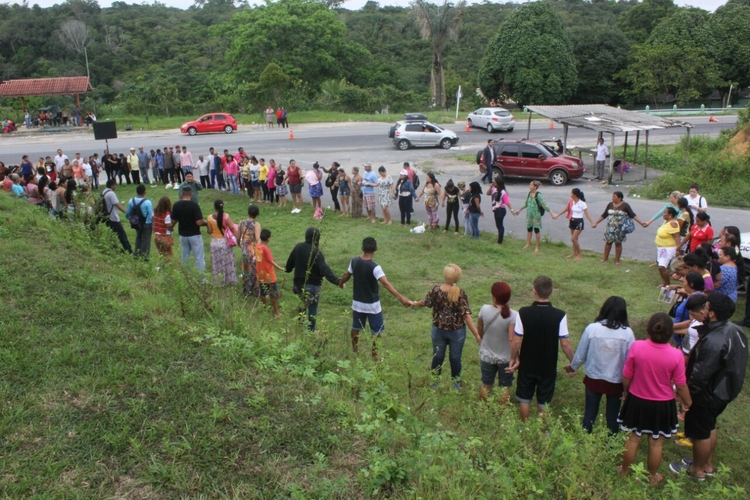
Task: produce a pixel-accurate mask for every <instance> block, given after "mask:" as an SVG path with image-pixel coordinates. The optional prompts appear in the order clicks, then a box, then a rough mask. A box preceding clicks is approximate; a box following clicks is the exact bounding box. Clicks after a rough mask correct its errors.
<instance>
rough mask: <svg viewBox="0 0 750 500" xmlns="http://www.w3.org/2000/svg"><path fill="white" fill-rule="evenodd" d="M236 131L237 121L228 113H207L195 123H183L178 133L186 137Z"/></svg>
mask: <svg viewBox="0 0 750 500" xmlns="http://www.w3.org/2000/svg"><path fill="white" fill-rule="evenodd" d="M235 130H237V120H235V119H234V116H232V115H230V114H229V113H209V114H207V115H203V116H201V117H200V118H198V119H197V120H195V121H192V122H187V123H183V124H182V126H181V127H180V132H182V133H183V134H188V135H195V134H203V133H206V132H224V133H226V134H231V133H232V132H234V131H235Z"/></svg>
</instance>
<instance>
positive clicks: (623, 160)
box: [620, 132, 628, 180]
mask: <svg viewBox="0 0 750 500" xmlns="http://www.w3.org/2000/svg"><path fill="white" fill-rule="evenodd" d="M627 160H628V133H627V132H625V149H624V151H623V152H622V162H623V163H625V162H626V161H627ZM624 171H625V169H623V168H622V165H620V180H622V176H623V175H624V174H623V172H624Z"/></svg>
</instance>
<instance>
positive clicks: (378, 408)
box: [0, 187, 750, 499]
mask: <svg viewBox="0 0 750 500" xmlns="http://www.w3.org/2000/svg"><path fill="white" fill-rule="evenodd" d="M133 191H134V189H132V188H130V187H123V188H122V189H118V194H119V196H120V199H121V200H127V199H128V198H129V197H130V196H132V195H133ZM162 193H163V190H161V189H159V190H156V189H153V190H151V189H150V190H149V192H148V193H147V196H149V197H152V198H156V197H158V196H160V195H161V194H162ZM172 196H173V197H176V193H175V194H172ZM222 196H223V197H224V198H225V201H226V207H227V211H228V212H229V213H230V214H231V215H232V217H233V218H234V219H235V220H241V218H242V215H243V214H245V213H246V209H247V200H246V198H243V197H232V196H231V195H226V194H224V193H222ZM215 197H216V193H213V192H206V191H204V192H202V193H201V200H202V206H203V208H204V212H206V213H207V212H208V211H209V207H210V206H211V203H212V201H213V199H214V198H215ZM230 198H231V199H230ZM0 213H1V214H2V217H0V251H1V252H2V255H3V257H4V259H3V260H4V266H3V271H2V273H0V298H1V299H2V303H3V305H4V307H3V309H2V312H1V313H0V332H2V334H0V470H2V473H0V495H2V496H3V497H5V498H77V499H78V498H137V499H151V498H193V497H198V498H347V499H350V498H366V497H372V496H375V497H382V498H385V497H388V498H459V497H460V498H490V497H492V498H497V497H501V498H510V497H516V498H527V497H531V496H534V497H542V498H575V499H581V498H591V499H594V498H597V499H598V498H603V497H605V496H607V497H610V498H622V499H625V498H628V499H630V498H664V497H665V496H667V495H669V496H675V497H676V496H680V497H682V498H690V497H692V498H700V497H705V498H708V497H709V496H710V497H711V498H713V497H715V496H717V495H720V496H722V497H730V498H746V492H745V490H746V489H747V484H748V482H747V477H746V474H744V473H743V471H747V470H750V459H749V458H748V457H749V456H750V445H749V444H748V443H747V440H746V439H744V437H745V436H746V435H747V431H746V425H745V422H746V415H747V413H748V409H750V398H749V397H748V391H747V390H745V391H744V392H743V394H741V395H740V397H739V399H738V401H736V402H735V403H734V404H732V405H730V407H729V408H728V410H727V411H726V412H725V414H724V416H722V418H721V420H720V425H721V427H720V432H719V445H718V449H717V460H718V461H719V462H721V463H722V464H725V465H726V466H727V467H724V468H723V469H722V470H723V472H722V473H721V474H720V475H719V476H718V477H717V478H716V479H714V480H711V481H708V482H707V483H705V484H702V485H698V484H693V483H689V482H686V481H685V480H684V479H677V478H675V479H673V478H672V477H668V479H669V480H670V482H668V483H666V484H665V485H664V486H662V487H660V488H659V489H657V490H654V491H652V490H650V489H649V488H648V487H647V486H646V484H647V483H646V482H643V481H637V480H633V479H628V480H623V479H620V478H619V477H618V476H617V475H616V472H615V466H616V465H617V464H618V463H619V459H620V453H621V451H622V449H623V442H624V441H623V436H619V437H617V438H614V439H608V438H607V437H606V433H605V432H604V429H603V425H602V422H601V420H602V418H603V417H601V418H600V422H598V424H599V425H598V429H597V430H596V432H595V433H594V434H593V435H590V436H589V435H587V434H585V433H583V432H582V431H581V429H580V423H579V422H580V413H581V411H582V409H583V386H582V384H581V376H580V375H579V376H578V377H577V378H574V379H569V378H567V377H564V376H561V377H560V378H559V379H558V391H557V394H556V396H555V400H554V401H553V404H552V408H551V412H550V418H549V419H548V420H547V425H546V430H548V431H549V434H548V435H545V434H544V432H543V431H544V430H545V429H542V428H541V424H540V422H539V420H538V419H536V418H532V419H531V421H530V422H529V423H528V424H527V425H521V424H520V422H519V420H518V417H517V410H516V407H515V405H513V404H509V405H507V406H500V405H499V404H497V403H492V404H489V405H485V404H481V403H479V402H478V401H477V391H476V389H478V386H479V367H478V363H477V347H476V345H475V343H474V341H473V340H472V339H470V338H469V339H467V343H466V348H465V349H464V356H463V361H464V389H463V390H462V391H461V392H454V391H450V390H449V386H450V384H449V383H448V376H447V375H448V374H447V373H444V374H443V377H442V378H441V379H440V382H441V384H440V386H439V388H438V389H436V390H435V389H432V388H431V387H430V386H431V383H432V382H433V381H434V379H433V377H432V375H431V374H430V372H429V363H430V359H431V344H430V340H429V329H430V324H431V317H430V312H429V311H427V310H407V309H405V308H403V306H401V305H400V304H398V303H397V301H396V300H395V299H393V297H391V296H390V295H388V294H387V293H385V295H384V296H383V304H384V311H385V322H386V330H387V333H386V334H385V335H384V338H383V341H382V343H381V356H382V357H383V360H382V362H380V363H378V364H374V363H372V362H371V361H370V359H369V353H368V352H367V350H366V349H365V350H364V351H363V353H362V354H360V356H359V357H356V356H354V355H353V354H352V353H351V350H350V344H349V333H348V331H349V324H350V312H349V305H350V301H351V290H350V289H347V290H340V289H338V288H336V287H333V286H331V285H330V284H325V285H324V289H323V295H322V302H321V308H320V312H319V316H320V320H319V329H320V332H319V333H318V334H314V335H313V334H307V333H305V332H304V331H302V330H301V329H300V327H299V325H298V322H297V320H296V319H297V318H296V312H297V302H296V299H295V297H294V296H293V295H292V293H291V291H290V288H291V278H289V279H287V280H286V281H285V282H284V283H282V281H281V276H280V284H282V290H283V294H284V295H283V297H282V300H281V306H282V312H283V314H284V317H283V318H281V319H279V320H272V319H271V318H272V314H271V312H270V311H269V310H267V309H265V308H264V307H263V306H262V305H261V304H258V303H255V301H254V300H248V299H246V298H244V297H243V296H242V295H241V294H240V293H238V291H237V290H235V289H223V288H217V287H213V286H211V285H202V284H201V279H200V277H198V276H196V275H194V274H192V273H191V272H190V271H186V270H184V269H183V268H182V267H181V266H180V265H179V263H178V262H175V263H173V264H171V265H166V264H164V263H163V262H159V261H158V259H156V258H153V259H152V261H151V262H150V263H143V262H136V261H134V260H133V259H132V258H131V257H129V256H124V255H121V254H119V253H118V252H116V251H115V250H114V249H116V240H115V239H114V237H113V235H112V234H111V232H110V231H109V230H108V229H107V228H106V227H104V226H100V227H98V228H97V229H96V230H95V231H94V232H89V231H87V230H86V229H85V228H83V227H82V226H79V225H76V224H71V223H67V222H62V221H55V220H53V219H51V218H49V217H48V216H46V215H44V214H42V213H41V212H38V211H37V210H35V209H34V208H33V207H31V206H30V205H28V204H27V203H25V202H21V201H18V200H15V199H11V198H10V197H8V196H5V195H2V196H0ZM258 220H259V221H260V223H261V224H262V225H263V227H267V228H269V229H271V231H272V232H273V237H272V240H271V244H270V247H271V249H272V251H273V252H274V254H275V257H276V259H277V261H279V262H280V263H282V265H283V263H284V262H285V261H286V257H287V255H288V252H289V250H290V249H291V248H292V246H293V245H294V244H295V243H296V242H298V241H301V240H302V237H303V234H304V230H305V228H306V227H308V226H309V225H312V224H313V221H312V217H311V213H310V209H309V207H308V208H307V209H306V211H305V212H303V213H302V214H301V215H296V216H294V215H291V214H289V213H288V210H276V209H273V208H269V207H267V206H265V205H264V206H261V215H260V217H259V219H258ZM315 224H318V225H319V227H320V229H321V231H322V234H323V236H322V241H321V245H322V249H323V251H324V252H325V254H326V258H327V260H328V262H329V264H330V265H331V267H332V268H333V269H334V271H335V272H336V273H337V274H340V273H341V272H343V271H344V269H345V267H346V265H347V263H348V261H349V259H350V258H351V257H352V256H354V255H357V254H358V253H359V246H360V242H361V240H362V238H363V237H365V236H368V235H372V236H374V237H375V238H377V240H378V242H379V245H380V250H379V251H378V253H377V254H376V260H377V261H378V262H379V263H380V264H381V265H382V266H383V268H384V269H385V272H386V274H387V275H388V278H389V280H390V281H391V282H392V283H393V284H394V285H395V286H396V287H397V288H398V289H399V291H401V292H402V293H404V294H405V295H407V296H408V297H410V298H412V299H414V300H416V299H418V298H421V297H422V296H424V294H425V293H426V292H427V291H428V290H429V288H430V287H431V285H432V284H434V283H436V282H439V281H440V280H441V277H442V269H443V266H444V265H445V264H446V263H448V262H455V263H457V264H458V265H460V266H461V267H462V268H463V270H464V278H463V281H462V283H461V286H462V287H463V288H465V289H466V291H467V294H468V296H469V300H470V303H471V305H472V310H473V312H474V313H476V312H477V311H478V309H479V307H480V306H481V305H482V304H483V303H487V302H489V301H490V294H489V288H490V285H491V284H492V283H493V282H494V281H498V280H504V281H507V282H508V283H509V284H510V285H511V286H512V287H513V290H514V296H513V299H512V306H513V307H514V308H518V307H521V306H522V305H525V304H528V303H530V301H531V300H532V298H531V282H532V280H533V278H534V277H535V276H537V275H538V274H542V273H544V274H548V275H549V276H551V277H552V278H553V279H554V281H555V285H556V291H555V293H554V295H553V297H552V299H553V302H554V304H555V305H556V306H558V307H561V308H563V309H565V310H566V311H567V312H568V315H569V318H570V327H571V331H572V332H574V336H575V342H574V344H575V343H577V338H578V336H579V335H580V332H581V331H582V330H583V328H584V326H585V325H586V324H587V323H589V322H590V321H592V320H593V318H594V317H595V316H596V313H597V312H598V308H599V307H600V305H601V303H602V302H603V301H604V299H606V297H607V296H609V295H612V294H618V295H622V296H623V297H625V298H626V299H627V300H628V304H629V312H630V316H631V318H632V319H631V323H632V325H633V327H634V329H635V330H636V333H637V336H639V337H642V336H643V335H644V332H643V327H644V325H645V322H646V320H647V318H648V316H649V315H650V314H651V313H653V312H655V311H658V310H663V309H664V306H663V304H660V303H658V302H657V301H656V295H657V292H656V284H657V282H658V277H657V273H656V271H655V270H653V269H649V268H648V267H647V265H646V264H644V263H639V262H624V263H623V265H622V266H620V267H615V266H610V265H607V266H600V265H599V263H598V258H599V257H598V256H595V255H585V256H584V260H583V261H581V262H577V263H576V262H570V261H566V260H564V259H563V256H564V255H565V254H566V253H567V248H566V247H564V245H562V244H553V243H546V244H544V245H543V248H542V253H541V254H540V255H533V254H531V253H528V252H527V251H523V250H521V246H522V242H520V241H516V240H509V241H507V243H506V244H505V245H503V246H502V247H498V246H497V245H495V244H494V239H493V238H492V237H491V236H490V235H484V236H483V237H482V239H481V240H479V241H475V240H471V239H468V238H462V237H458V236H454V235H453V234H452V233H448V234H442V233H440V234H425V235H412V234H410V233H408V232H406V231H405V230H403V229H401V228H399V227H397V226H396V227H394V226H382V225H380V224H377V225H371V224H368V223H366V222H365V221H364V220H350V219H343V218H339V217H337V216H334V215H332V214H329V215H327V216H326V217H325V219H324V220H323V221H320V222H316V223H315ZM129 231H130V230H129ZM132 238H133V235H132V234H131V239H132ZM626 244H627V243H626ZM175 255H176V256H179V249H178V248H176V252H175ZM152 256H155V252H154V253H153V254H152ZM238 259H239V256H238ZM176 261H179V257H178V258H177V259H176ZM207 262H209V264H210V259H209V258H208V254H207ZM157 266H159V267H160V270H157V269H156V268H157ZM281 274H282V275H283V273H281ZM561 358H562V356H561ZM562 365H563V363H562V359H561V364H560V366H562ZM681 454H686V453H685V450H683V449H679V448H677V447H676V446H675V445H674V444H673V443H669V444H667V445H665V461H667V460H670V459H676V458H678V457H679V456H680V455H681ZM639 460H641V461H644V460H645V447H644V453H643V454H641V455H640V456H639ZM729 468H731V471H729ZM662 472H663V473H664V474H665V476H668V475H669V472H668V471H667V470H666V463H665V464H664V465H663V466H662ZM640 475H641V476H642V475H643V469H641V472H640Z"/></svg>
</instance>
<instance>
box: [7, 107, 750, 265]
mask: <svg viewBox="0 0 750 500" xmlns="http://www.w3.org/2000/svg"><path fill="white" fill-rule="evenodd" d="M689 120H690V121H692V123H694V125H695V127H694V128H693V131H692V133H693V135H698V134H702V135H709V136H716V135H718V133H719V131H720V130H722V129H725V128H730V127H732V126H733V125H734V123H735V120H736V117H722V118H720V120H721V122H720V123H708V118H707V117H695V118H690V119H689ZM548 125H549V122H546V121H540V120H536V121H534V122H532V130H531V138H534V139H549V138H551V137H552V136H559V135H560V134H561V132H562V131H561V130H560V127H559V126H558V127H557V128H556V129H555V130H549V128H548ZM449 128H451V129H453V130H455V131H456V132H458V134H459V136H460V141H459V144H460V145H459V146H458V147H457V148H453V149H451V150H449V151H442V150H439V149H417V150H415V149H412V150H409V151H405V152H404V151H399V150H397V149H396V148H395V147H394V146H393V144H392V143H391V142H390V140H389V139H388V138H387V135H386V134H387V129H388V126H387V124H383V123H354V122H353V123H337V124H310V125H300V126H296V127H295V126H294V125H293V130H294V134H295V137H296V138H295V140H289V138H288V134H289V132H288V130H278V129H274V130H264V129H259V130H256V129H254V128H252V127H242V128H241V129H240V131H239V132H237V133H235V134H231V135H225V134H214V135H202V136H196V137H187V136H184V135H182V134H180V133H179V132H175V131H156V132H120V134H119V135H120V137H119V138H118V139H114V140H111V141H109V145H110V149H111V150H112V151H117V152H120V151H122V152H123V153H124V152H126V151H127V150H128V149H129V148H130V147H131V146H141V145H142V146H144V147H145V148H146V149H152V148H153V149H156V148H163V147H164V146H165V145H167V144H172V145H175V144H180V145H182V144H187V145H188V147H189V149H190V150H191V151H192V152H193V155H194V156H196V157H197V155H198V154H199V153H201V152H207V150H208V147H209V146H213V147H214V148H216V149H219V150H223V149H224V148H227V149H229V150H230V151H236V149H237V147H239V146H243V147H244V148H245V150H246V151H247V152H249V153H251V154H256V155H258V156H264V157H265V158H266V159H268V158H271V157H274V158H276V160H277V162H282V163H283V164H286V162H287V161H288V159H290V158H294V159H296V160H297V162H298V163H299V164H300V165H302V166H303V167H306V166H309V165H311V164H312V162H314V161H316V160H318V161H320V162H321V163H322V164H325V165H328V164H330V162H332V161H334V160H335V161H338V162H339V163H341V164H342V165H344V166H346V167H347V168H348V167H350V166H352V165H360V164H362V163H363V162H365V161H371V162H372V163H373V164H376V165H381V164H382V165H385V166H386V168H387V169H388V171H389V173H391V174H393V175H395V173H396V172H397V171H398V170H399V169H400V166H401V163H402V162H403V161H411V162H415V163H417V164H419V163H424V162H429V161H432V162H436V163H438V162H439V163H440V168H439V170H440V175H438V179H439V180H440V181H441V182H442V183H444V182H445V181H446V180H448V179H449V178H452V179H454V181H457V180H459V179H462V180H465V181H467V182H469V181H472V180H477V179H478V178H479V175H478V172H477V170H476V166H475V165H471V164H466V163H465V162H457V161H452V159H453V158H455V155H456V154H471V155H473V154H474V153H475V152H476V151H477V149H479V148H480V147H481V146H482V145H483V144H485V143H486V141H487V138H488V137H490V135H489V134H487V133H486V132H484V131H481V130H476V129H475V130H473V131H471V132H468V133H466V132H463V127H462V126H461V125H453V126H450V127H449ZM522 128H523V129H524V130H521V129H522ZM525 133H526V132H525V123H524V124H521V123H519V124H518V128H517V129H516V130H515V131H514V132H512V133H506V134H493V135H492V137H495V138H498V137H513V138H521V137H524V136H525ZM683 134H684V130H683V129H668V130H657V131H653V132H651V134H650V142H651V143H652V144H668V143H674V142H676V141H678V140H679V139H680V137H681V136H682V135H683ZM595 140H596V136H595V134H594V133H593V132H591V131H587V130H580V129H571V130H570V132H569V136H568V142H569V144H572V145H581V146H584V145H591V144H594V143H595ZM618 140H619V141H621V140H622V138H618ZM632 140H634V139H632V138H631V141H632ZM631 144H633V143H632V142H631ZM58 147H59V148H62V149H63V150H64V151H65V152H66V153H67V154H68V155H69V156H71V157H72V156H73V155H72V153H74V152H75V151H80V152H81V153H84V154H92V153H93V152H94V151H99V152H101V151H102V150H103V149H104V142H103V141H95V140H94V139H93V136H92V135H91V134H83V133H76V134H70V135H46V136H42V137H21V136H16V137H2V138H0V160H1V161H3V162H5V163H6V164H15V163H18V159H19V158H20V156H21V155H22V154H29V155H30V157H31V158H32V160H34V159H35V158H36V157H38V156H45V155H54V153H55V150H56V149H57V148H58ZM630 175H631V176H632V175H633V174H630ZM527 187H528V181H522V180H515V181H509V182H508V191H509V194H510V196H511V201H512V203H513V205H514V206H520V205H521V204H522V203H523V200H524V199H525V197H526V193H527ZM573 187H578V188H580V189H581V190H583V191H584V193H585V195H586V201H587V202H588V205H589V207H590V212H591V215H592V217H593V218H594V219H596V218H597V217H598V215H599V214H600V213H601V212H602V210H603V209H604V207H605V206H606V204H607V203H608V202H609V201H610V199H611V196H612V192H613V191H616V190H622V191H623V192H624V193H625V194H626V196H628V189H627V186H602V185H600V184H598V183H593V182H591V181H590V180H589V179H587V178H584V179H581V180H577V181H571V182H570V183H569V184H568V185H566V186H563V187H554V186H552V185H550V184H548V183H544V184H543V185H542V189H541V191H542V193H543V194H544V196H545V198H546V199H547V201H548V203H549V204H550V206H551V207H552V208H553V210H554V211H555V212H557V211H560V210H561V209H562V208H564V207H565V204H566V203H567V200H568V197H569V194H570V189H571V188H573ZM627 201H628V202H630V203H631V206H632V207H633V209H634V210H635V211H636V213H637V214H638V215H639V216H641V218H644V219H645V218H650V217H651V216H652V215H653V214H655V213H656V212H657V211H658V210H659V209H660V208H661V207H662V206H663V203H662V202H657V201H651V200H643V199H635V198H632V197H629V196H628V198H627ZM665 201H666V200H665ZM708 201H709V204H710V201H711V200H708ZM323 202H324V204H325V205H330V204H331V200H330V196H329V195H328V194H327V193H326V195H325V196H324V199H323ZM417 205H418V206H417V207H416V214H415V218H416V219H417V220H419V221H424V220H426V214H425V211H424V208H423V207H422V206H421V203H419V204H417ZM483 205H484V206H485V213H486V216H485V217H484V218H482V219H481V221H480V227H481V229H482V230H486V231H489V232H494V231H495V226H494V220H493V219H492V217H491V212H490V210H489V203H488V201H487V199H486V197H485V199H484V201H483ZM394 209H395V210H394ZM392 210H394V211H395V213H396V214H395V215H396V216H397V215H398V214H397V212H398V210H397V208H396V207H392ZM710 214H711V217H712V222H713V224H714V226H716V227H722V226H724V225H729V224H733V225H737V226H740V228H741V229H748V228H749V226H750V223H747V222H746V221H747V220H748V213H747V212H746V211H743V210H731V209H711V210H710ZM441 220H444V217H443V214H441ZM586 226H587V227H586V230H585V231H584V232H583V234H582V235H581V238H580V242H581V246H582V248H584V249H587V250H594V251H597V252H600V251H601V249H602V246H603V243H602V234H603V226H599V227H598V228H597V229H591V228H590V227H588V226H589V224H588V222H587V223H586ZM656 229H657V225H656V223H655V224H653V225H652V226H651V227H650V228H648V229H642V228H640V227H637V228H636V231H635V233H633V234H632V235H630V236H629V237H628V241H627V242H626V243H625V244H624V252H623V254H624V256H625V257H630V258H635V259H639V260H653V257H654V245H653V239H654V235H655V233H656ZM394 230H397V228H394ZM506 230H507V231H508V233H509V234H510V235H512V236H520V237H525V221H524V217H523V215H521V216H518V217H513V216H511V215H509V216H508V217H507V218H506ZM543 234H546V235H549V237H550V238H552V239H553V240H556V241H567V240H568V239H569V237H570V232H569V230H568V228H567V220H566V219H565V220H564V219H562V218H560V219H558V220H556V221H553V220H551V219H550V218H549V217H547V216H545V219H544V229H543Z"/></svg>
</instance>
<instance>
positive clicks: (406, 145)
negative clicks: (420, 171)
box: [398, 139, 411, 151]
mask: <svg viewBox="0 0 750 500" xmlns="http://www.w3.org/2000/svg"><path fill="white" fill-rule="evenodd" d="M409 146H411V144H409V141H407V140H406V139H401V140H400V141H398V149H400V150H401V151H406V150H407V149H409Z"/></svg>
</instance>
